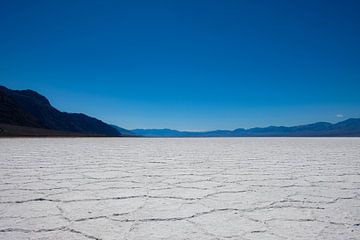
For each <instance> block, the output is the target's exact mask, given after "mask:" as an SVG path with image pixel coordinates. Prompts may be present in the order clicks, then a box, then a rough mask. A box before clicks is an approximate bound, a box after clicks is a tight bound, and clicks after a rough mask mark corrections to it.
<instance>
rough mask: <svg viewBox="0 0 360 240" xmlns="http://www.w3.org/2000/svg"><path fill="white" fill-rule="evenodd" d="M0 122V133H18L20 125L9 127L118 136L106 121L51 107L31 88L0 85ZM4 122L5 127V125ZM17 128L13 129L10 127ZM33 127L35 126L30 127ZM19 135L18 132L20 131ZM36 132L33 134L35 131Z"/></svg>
mask: <svg viewBox="0 0 360 240" xmlns="http://www.w3.org/2000/svg"><path fill="white" fill-rule="evenodd" d="M0 123H2V124H5V125H4V126H5V128H6V129H8V130H7V131H4V127H2V131H1V132H0V134H2V135H4V132H7V135H18V134H19V133H21V129H22V130H25V128H19V127H17V128H16V127H10V128H9V125H12V126H21V127H28V128H32V129H33V130H32V131H30V135H31V132H33V133H34V134H35V132H36V129H43V130H39V131H38V132H39V133H40V132H44V131H46V130H51V131H50V132H48V134H49V135H52V134H54V133H55V132H53V131H57V134H56V135H58V134H59V135H62V133H65V135H68V134H69V133H70V134H74V135H92V136H121V134H120V133H119V132H118V131H117V130H116V129H114V128H113V127H111V126H110V125H108V124H106V123H104V122H102V121H101V120H98V119H96V118H93V117H90V116H87V115H85V114H82V113H66V112H61V111H59V110H57V109H56V108H54V107H53V106H52V105H51V104H50V102H49V100H48V99H47V98H46V97H44V96H42V95H40V94H39V93H37V92H35V91H32V90H11V89H8V88H6V87H3V86H0ZM6 126H7V127H6ZM15 129H17V130H16V131H15V132H12V131H13V130H15ZM34 129H35V130H34ZM20 135H21V134H20ZM35 135H37V134H35Z"/></svg>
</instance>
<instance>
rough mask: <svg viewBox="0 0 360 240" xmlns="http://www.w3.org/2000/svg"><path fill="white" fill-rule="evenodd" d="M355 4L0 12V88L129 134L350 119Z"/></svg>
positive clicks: (1, 7)
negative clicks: (25, 92) (27, 92)
mask: <svg viewBox="0 0 360 240" xmlns="http://www.w3.org/2000/svg"><path fill="white" fill-rule="evenodd" d="M359 13H360V1H357V0H353V1H347V0H342V1H340V0H339V1H331V0H323V1H316V0H308V1H306V0H305V1H304V0H299V1H294V0H292V1H288V0H283V1H277V0H276V1H270V0H263V1H259V0H248V1H245V0H244V1H237V0H234V1H226V0H219V1H211V0H206V1H194V0H192V1H186V0H179V1H171V0H164V1H153V0H152V1H147V0H144V1H136V0H129V1H89V0H84V1H76V0H71V1H70V0H69V1H67V0H65V1H64V0H61V1H49V0H44V1H37V0H34V1H27V0H24V1H17V0H7V1H6V0H4V1H1V2H0V85H5V86H7V87H9V88H13V89H27V88H30V89H33V90H36V91H38V92H40V93H41V94H43V95H45V96H47V97H48V98H49V99H50V101H51V102H52V104H53V105H54V106H55V107H57V108H59V109H61V110H63V111H69V112H84V113H86V114H89V115H92V116H95V117H98V118H100V119H102V120H104V121H106V122H109V123H114V124H117V125H119V126H122V127H126V128H129V129H132V128H175V129H182V130H208V129H234V128H238V127H254V126H267V125H295V124H302V123H310V122H315V121H330V122H337V121H341V120H344V119H345V118H349V117H360V14H359Z"/></svg>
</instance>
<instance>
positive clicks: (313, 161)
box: [0, 138, 360, 240]
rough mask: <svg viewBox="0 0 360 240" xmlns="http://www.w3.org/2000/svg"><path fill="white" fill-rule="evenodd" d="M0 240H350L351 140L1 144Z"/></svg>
mask: <svg viewBox="0 0 360 240" xmlns="http://www.w3.org/2000/svg"><path fill="white" fill-rule="evenodd" d="M0 176H1V179H0V239H2V240H7V239H9V240H10V239H11V240H13V239H65V240H68V239H145V240H149V239H171V240H172V239H260V240H263V239H360V138H198V139H190V138H187V139H144V138H41V139H40V138H37V139H36V138H34V139H31V138H27V139H22V138H14V139H0Z"/></svg>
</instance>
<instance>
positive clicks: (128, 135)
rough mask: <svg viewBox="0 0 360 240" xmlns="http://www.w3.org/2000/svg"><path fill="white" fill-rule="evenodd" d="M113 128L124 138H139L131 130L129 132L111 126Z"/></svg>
mask: <svg viewBox="0 0 360 240" xmlns="http://www.w3.org/2000/svg"><path fill="white" fill-rule="evenodd" d="M110 126H111V127H113V128H115V129H116V130H117V131H118V132H119V133H120V134H121V135H122V136H124V137H137V136H139V135H137V134H136V133H133V132H131V131H130V130H127V129H125V128H121V127H118V126H116V125H113V124H111V125H110Z"/></svg>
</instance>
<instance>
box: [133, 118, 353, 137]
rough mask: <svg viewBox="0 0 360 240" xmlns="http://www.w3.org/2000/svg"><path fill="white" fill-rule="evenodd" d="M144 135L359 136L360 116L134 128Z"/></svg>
mask: <svg viewBox="0 0 360 240" xmlns="http://www.w3.org/2000/svg"><path fill="white" fill-rule="evenodd" d="M130 131H131V132H134V133H136V134H139V135H142V136H144V137H327V136H329V137H331V136H334V137H336V136H339V137H342V136H344V137H352V136H354V137H359V136H360V118H349V119H347V120H344V121H341V122H338V123H329V122H316V123H311V124H302V125H297V126H291V127H285V126H269V127H264V128H260V127H255V128H249V129H245V128H236V129H234V130H214V131H199V132H192V131H178V130H174V129H167V128H164V129H133V130H130Z"/></svg>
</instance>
